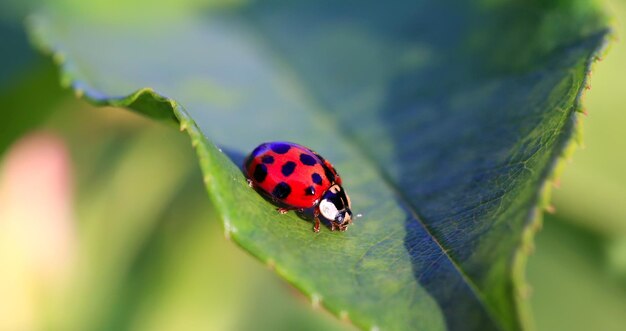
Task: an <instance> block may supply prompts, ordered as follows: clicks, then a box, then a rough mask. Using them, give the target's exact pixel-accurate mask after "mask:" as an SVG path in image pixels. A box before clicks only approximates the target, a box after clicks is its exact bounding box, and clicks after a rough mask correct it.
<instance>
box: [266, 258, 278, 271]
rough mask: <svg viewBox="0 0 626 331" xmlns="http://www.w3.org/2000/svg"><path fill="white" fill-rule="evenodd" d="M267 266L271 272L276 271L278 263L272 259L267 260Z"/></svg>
mask: <svg viewBox="0 0 626 331" xmlns="http://www.w3.org/2000/svg"><path fill="white" fill-rule="evenodd" d="M265 265H267V267H268V268H269V269H270V270H274V269H276V261H275V260H274V259H272V258H269V259H267V261H265Z"/></svg>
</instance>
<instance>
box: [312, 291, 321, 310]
mask: <svg viewBox="0 0 626 331" xmlns="http://www.w3.org/2000/svg"><path fill="white" fill-rule="evenodd" d="M321 302H322V296H320V295H319V294H318V293H313V294H311V306H313V308H314V309H317V308H319V307H320V304H321Z"/></svg>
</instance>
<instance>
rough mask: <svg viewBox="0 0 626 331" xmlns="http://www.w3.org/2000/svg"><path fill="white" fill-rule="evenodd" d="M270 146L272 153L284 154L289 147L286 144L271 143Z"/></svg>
mask: <svg viewBox="0 0 626 331" xmlns="http://www.w3.org/2000/svg"><path fill="white" fill-rule="evenodd" d="M270 148H271V149H272V151H274V153H276V154H285V153H287V152H288V151H289V149H290V148H291V146H289V145H287V144H280V143H277V144H271V145H270Z"/></svg>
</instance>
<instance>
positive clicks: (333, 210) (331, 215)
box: [320, 199, 339, 220]
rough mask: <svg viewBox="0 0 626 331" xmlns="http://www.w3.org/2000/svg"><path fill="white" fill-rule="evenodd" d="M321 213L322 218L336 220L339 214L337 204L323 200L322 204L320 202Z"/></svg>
mask: <svg viewBox="0 0 626 331" xmlns="http://www.w3.org/2000/svg"><path fill="white" fill-rule="evenodd" d="M320 212H321V213H322V216H324V217H325V218H326V219H329V220H334V219H335V217H337V214H338V213H339V211H338V210H337V207H336V206H335V204H334V203H332V202H331V201H330V200H328V199H323V200H322V202H320Z"/></svg>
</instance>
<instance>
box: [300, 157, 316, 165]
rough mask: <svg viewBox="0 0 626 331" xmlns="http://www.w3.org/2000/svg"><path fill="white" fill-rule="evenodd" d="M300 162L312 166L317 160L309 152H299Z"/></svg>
mask: <svg viewBox="0 0 626 331" xmlns="http://www.w3.org/2000/svg"><path fill="white" fill-rule="evenodd" d="M300 162H302V164H305V165H308V166H313V165H315V164H316V163H317V160H316V159H315V158H314V157H312V156H311V155H309V154H300Z"/></svg>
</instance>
